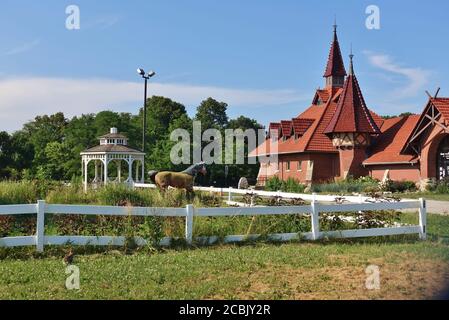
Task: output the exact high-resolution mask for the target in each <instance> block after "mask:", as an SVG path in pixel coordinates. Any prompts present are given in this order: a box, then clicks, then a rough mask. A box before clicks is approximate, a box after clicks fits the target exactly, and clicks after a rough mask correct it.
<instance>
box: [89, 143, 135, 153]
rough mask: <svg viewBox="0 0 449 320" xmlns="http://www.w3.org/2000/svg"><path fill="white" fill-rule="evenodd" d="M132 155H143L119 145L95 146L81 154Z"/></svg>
mask: <svg viewBox="0 0 449 320" xmlns="http://www.w3.org/2000/svg"><path fill="white" fill-rule="evenodd" d="M116 152H119V153H134V154H137V153H139V154H143V152H142V151H140V150H137V149H133V148H130V147H128V146H124V145H120V144H117V145H115V144H104V145H100V146H95V147H93V148H89V149H87V150H84V151H83V152H82V153H81V154H86V153H116Z"/></svg>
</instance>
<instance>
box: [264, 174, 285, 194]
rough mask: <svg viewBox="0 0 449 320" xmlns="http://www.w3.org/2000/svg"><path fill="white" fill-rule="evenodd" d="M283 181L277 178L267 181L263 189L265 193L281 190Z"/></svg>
mask: <svg viewBox="0 0 449 320" xmlns="http://www.w3.org/2000/svg"><path fill="white" fill-rule="evenodd" d="M283 184H284V183H283V181H282V180H281V179H279V177H273V178H270V179H268V180H267V182H266V184H265V189H266V190H267V191H279V190H281V189H282V186H283Z"/></svg>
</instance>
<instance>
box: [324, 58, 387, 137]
mask: <svg viewBox="0 0 449 320" xmlns="http://www.w3.org/2000/svg"><path fill="white" fill-rule="evenodd" d="M351 70H352V64H351ZM342 132H358V133H369V134H379V133H380V130H379V128H378V127H377V124H376V122H375V121H374V119H373V117H372V115H371V112H370V111H369V110H368V107H367V106H366V103H365V99H363V95H362V91H361V90H360V86H359V83H358V81H357V77H356V76H355V74H352V72H350V75H349V76H348V77H347V78H346V81H345V84H344V87H343V92H342V94H341V97H340V99H339V101H338V105H337V108H336V111H335V113H334V114H333V117H332V120H331V121H330V123H329V126H328V127H327V128H326V129H325V133H326V134H330V133H342Z"/></svg>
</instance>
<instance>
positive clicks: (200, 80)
mask: <svg viewBox="0 0 449 320" xmlns="http://www.w3.org/2000/svg"><path fill="white" fill-rule="evenodd" d="M72 4H74V5H78V6H79V8H80V12H81V29H80V30H72V31H70V30H67V29H66V28H65V21H66V18H67V15H66V13H65V10H66V7H67V6H68V5H72ZM372 4H373V5H377V6H378V7H379V9H380V19H381V20H380V21H381V29H380V30H368V29H367V28H366V27H365V20H366V18H367V14H366V13H365V9H366V7H367V6H368V5H372ZM448 9H449V3H448V2H447V0H440V1H437V0H433V1H426V2H422V1H376V0H370V1H360V0H359V1H355V0H345V1H326V0H322V1H319V2H317V1H297V0H296V1H293V0H292V1H287V0H283V1H282V0H281V1H274V0H271V1H269V0H245V1H242V0H240V1H238V0H227V1H213V0H209V1H206V0H191V1H181V0H179V1H167V0H165V1H162V0H161V1H159V0H132V1H118V0H110V1H105V0H100V1H87V0H86V1H85V0H79V1H75V0H73V1H61V0H46V1H31V0H27V1H25V0H15V1H12V0H2V1H1V4H0V39H1V41H0V130H7V131H13V130H16V129H19V128H20V127H21V125H22V124H23V123H24V122H25V121H27V120H30V119H32V118H33V117H34V116H36V115H38V114H43V113H53V112H57V111H63V112H64V113H66V114H67V116H70V117H71V116H73V115H77V114H80V113H87V112H96V111H99V110H103V109H110V110H114V111H127V112H133V113H135V112H136V111H137V109H138V107H139V106H140V105H141V100H142V84H141V82H140V80H139V78H138V77H137V75H136V72H135V70H136V68H137V67H140V66H142V67H144V68H147V69H154V70H155V71H156V72H157V76H156V77H155V78H154V80H152V81H153V83H152V84H151V86H150V93H152V94H160V95H165V96H167V97H170V98H173V99H174V100H176V101H179V102H181V103H183V104H185V105H186V107H187V109H188V112H189V113H190V114H191V115H193V114H194V111H195V108H196V106H197V105H198V104H199V103H200V102H201V100H203V99H205V98H207V97H209V96H212V97H214V98H217V99H219V100H223V101H225V102H228V103H229V114H230V116H231V117H235V116H238V115H240V114H243V115H245V116H249V117H252V118H255V119H257V120H258V121H260V122H261V123H263V124H267V123H268V122H269V121H270V120H273V121H275V120H280V119H289V118H292V117H294V116H296V115H297V114H299V113H300V112H301V111H302V110H304V109H305V108H306V107H308V106H309V105H310V102H311V100H312V98H313V93H314V90H315V89H316V88H317V87H319V86H323V84H324V80H323V78H322V75H323V72H324V68H325V63H326V59H327V56H328V52H329V47H330V41H331V39H332V25H333V21H334V16H335V15H336V16H337V21H338V25H339V28H338V30H339V39H340V45H341V48H342V51H343V55H344V58H345V62H346V65H347V64H348V58H347V55H348V54H349V51H350V45H351V43H352V45H353V50H354V54H355V55H356V57H355V71H356V74H357V76H358V79H359V82H360V85H361V87H362V91H363V93H364V95H365V100H366V102H367V104H368V105H369V107H370V108H371V109H373V110H374V111H376V112H378V113H380V114H399V113H401V112H405V111H412V112H420V111H421V109H422V108H423V107H424V104H425V102H426V95H425V93H424V90H429V91H431V92H434V91H435V90H436V88H437V87H441V95H445V96H449V77H447V74H448V71H449V70H448V69H449V63H448V59H447V52H448V49H449V48H448V47H449V42H448V41H447V39H449V22H448V21H449V17H448V15H449V14H448V13H447V12H449V10H448Z"/></svg>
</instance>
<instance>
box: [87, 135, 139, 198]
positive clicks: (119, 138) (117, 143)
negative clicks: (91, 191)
mask: <svg viewBox="0 0 449 320" xmlns="http://www.w3.org/2000/svg"><path fill="white" fill-rule="evenodd" d="M99 139H100V145H99V146H96V147H93V148H90V149H87V150H85V151H83V152H81V158H82V175H83V183H84V190H85V191H87V186H88V184H89V174H88V172H89V171H88V169H89V164H90V163H91V162H93V163H94V165H95V177H94V179H93V180H92V181H91V183H92V184H93V185H95V186H98V185H100V184H104V185H106V184H108V183H122V182H124V183H127V184H129V185H132V184H133V183H134V182H142V183H143V182H144V177H145V171H144V170H145V169H144V160H145V153H143V152H142V151H140V150H136V149H133V148H130V147H128V138H127V137H125V136H124V135H122V134H120V133H118V131H117V128H111V132H110V133H109V134H106V135H104V136H102V137H100V138H99ZM123 161H124V162H125V163H127V165H128V177H127V178H126V179H125V180H123V177H122V162H123ZM111 162H114V163H115V164H116V166H117V177H116V178H115V179H114V180H111V179H109V174H108V167H109V164H110V163H111ZM134 163H136V165H135V170H134V171H135V180H133V164H134ZM139 166H140V167H141V173H140V176H139Z"/></svg>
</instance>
